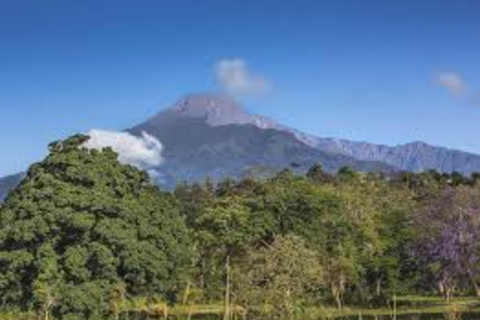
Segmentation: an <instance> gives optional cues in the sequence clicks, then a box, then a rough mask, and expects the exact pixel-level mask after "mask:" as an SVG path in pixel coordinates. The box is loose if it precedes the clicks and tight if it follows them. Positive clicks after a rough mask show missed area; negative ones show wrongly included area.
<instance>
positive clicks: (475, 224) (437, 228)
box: [413, 187, 480, 300]
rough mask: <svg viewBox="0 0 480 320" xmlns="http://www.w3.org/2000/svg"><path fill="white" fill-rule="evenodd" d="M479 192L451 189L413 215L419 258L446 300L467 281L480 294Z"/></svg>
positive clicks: (460, 188)
mask: <svg viewBox="0 0 480 320" xmlns="http://www.w3.org/2000/svg"><path fill="white" fill-rule="evenodd" d="M479 208H480V193H479V191H478V190H475V189H469V188H466V187H459V188H456V189H453V188H449V189H446V190H445V191H444V192H442V193H441V194H440V195H439V196H438V197H437V198H434V199H430V200H429V201H428V203H427V204H426V205H425V206H424V207H423V208H422V209H421V211H420V212H418V213H417V214H416V215H415V216H414V221H413V222H414V226H415V231H416V246H415V248H416V252H415V254H416V256H417V257H418V259H419V260H420V261H421V262H422V264H423V265H424V266H425V267H426V268H427V270H428V271H430V275H431V277H432V278H433V279H435V280H436V283H437V288H438V291H439V292H440V294H442V295H443V296H444V298H445V299H446V300H449V299H450V298H451V296H452V295H453V292H454V290H455V289H456V287H457V286H458V285H459V284H460V283H461V282H462V280H464V279H468V282H470V283H471V284H472V285H473V287H474V288H475V291H476V293H477V295H480V289H479V285H478V281H479V279H480V267H479V263H480V233H479V230H480V209H479Z"/></svg>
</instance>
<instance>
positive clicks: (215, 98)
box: [170, 93, 278, 129]
mask: <svg viewBox="0 0 480 320" xmlns="http://www.w3.org/2000/svg"><path fill="white" fill-rule="evenodd" d="M170 110H171V111H173V112H174V113H175V114H176V115H179V116H182V117H189V118H200V119H204V120H205V122H206V123H207V124H208V125H210V126H212V127H217V126H224V125H230V124H238V125H254V126H256V127H259V128H261V129H268V128H277V127H278V124H277V123H276V122H275V121H273V120H271V119H269V118H267V117H263V116H258V115H253V114H250V113H248V112H247V111H245V109H244V108H243V107H242V106H241V105H240V104H239V103H238V102H237V101H236V100H235V99H234V98H233V97H231V96H228V95H223V94H212V93H198V94H189V95H187V96H185V97H183V98H181V99H180V100H178V101H177V102H176V103H175V105H174V106H173V107H172V108H171V109H170Z"/></svg>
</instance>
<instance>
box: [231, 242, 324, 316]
mask: <svg viewBox="0 0 480 320" xmlns="http://www.w3.org/2000/svg"><path fill="white" fill-rule="evenodd" d="M236 274H237V277H235V279H236V281H235V287H236V292H237V294H238V295H239V299H240V300H241V301H243V303H244V304H245V306H246V307H248V306H258V307H261V308H262V311H261V313H262V315H261V316H262V317H269V316H270V317H272V318H274V319H299V318H301V317H302V315H305V313H304V310H303V308H304V307H305V306H306V305H308V302H309V301H308V300H309V299H315V297H314V296H313V295H312V293H314V292H315V291H316V290H318V288H319V287H320V286H321V285H322V284H323V270H322V267H321V260H320V257H319V256H318V253H316V252H315V251H312V250H310V249H308V248H307V247H306V245H305V242H304V241H303V240H302V239H301V238H300V237H298V236H293V235H287V236H285V237H282V236H277V237H276V238H275V240H274V241H273V243H272V244H271V245H266V246H261V247H259V248H256V249H251V250H250V251H249V253H248V257H247V259H246V261H245V263H244V264H243V265H242V266H241V267H240V268H239V269H237V273H236ZM310 302H311V301H310Z"/></svg>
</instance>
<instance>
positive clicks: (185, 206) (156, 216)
mask: <svg viewBox="0 0 480 320" xmlns="http://www.w3.org/2000/svg"><path fill="white" fill-rule="evenodd" d="M87 139H88V137H85V136H75V137H72V138H70V139H68V140H65V141H60V142H56V143H53V144H51V145H50V155H49V156H48V157H47V158H46V159H45V160H44V161H43V162H41V163H39V164H36V165H33V166H32V167H31V168H30V170H29V172H28V174H27V177H26V178H25V180H24V181H23V182H22V183H21V185H20V186H19V187H18V188H17V189H16V190H15V191H14V192H12V193H11V194H10V195H9V196H8V198H7V199H6V201H5V203H4V204H3V205H2V207H0V309H1V311H3V312H31V313H34V314H36V315H37V316H38V317H41V318H44V319H49V318H56V319H103V318H116V319H118V318H126V317H127V316H128V314H129V311H130V310H133V309H135V308H137V307H138V304H139V303H144V304H147V305H148V304H151V305H153V304H155V303H157V304H158V303H160V302H165V303H167V304H168V305H169V306H170V307H175V306H188V305H200V304H211V303H216V304H218V303H221V304H224V305H225V319H229V315H230V314H231V313H234V312H236V311H237V309H238V308H240V309H241V310H242V312H244V314H246V315H247V316H253V317H255V316H258V317H261V318H262V319H268V318H271V319H282V318H285V319H287V318H288V319H293V318H299V317H304V316H305V313H307V311H306V310H309V309H308V308H310V307H320V306H324V307H336V308H343V307H344V306H345V305H349V306H354V305H359V306H389V305H391V304H392V303H394V300H395V297H396V296H400V295H407V294H416V295H442V296H443V297H444V298H445V299H450V298H451V297H452V296H453V295H480V287H479V286H480V261H479V259H480V241H479V237H480V175H479V174H473V175H471V176H470V177H464V176H463V175H461V174H458V173H453V174H440V173H438V172H435V171H428V172H424V173H418V174H416V173H407V172H400V173H393V174H389V175H384V174H381V173H361V172H355V171H353V170H351V169H349V168H343V169H341V170H340V171H339V172H338V173H336V174H330V173H326V172H324V171H323V170H322V167H321V165H316V166H313V167H312V168H311V169H310V170H309V171H308V172H307V173H306V175H304V176H299V175H295V174H293V173H292V172H291V171H289V170H284V171H282V172H280V173H278V174H277V175H275V176H274V177H271V178H269V179H255V178H245V179H243V180H241V181H234V180H229V179H226V180H224V181H221V182H219V183H218V184H214V183H212V182H211V181H209V180H207V181H205V182H204V183H201V184H180V185H179V186H178V187H177V188H176V190H175V191H174V192H163V191H161V190H159V189H158V188H157V187H155V186H153V185H152V184H151V183H150V182H149V178H148V176H147V174H146V173H144V172H141V171H139V170H137V169H135V168H134V167H131V166H125V165H121V164H119V163H118V162H117V160H116V159H117V155H116V154H115V153H114V152H113V151H112V150H110V149H105V150H103V151H96V150H87V149H85V148H82V147H81V145H82V144H83V143H84V142H85V141H86V140H87Z"/></svg>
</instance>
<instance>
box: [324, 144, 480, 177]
mask: <svg viewBox="0 0 480 320" xmlns="http://www.w3.org/2000/svg"><path fill="white" fill-rule="evenodd" d="M315 147H316V148H318V149H320V150H324V151H327V152H333V153H339V154H343V155H348V156H351V157H354V158H356V159H359V160H364V161H381V162H384V163H387V164H390V165H392V166H395V167H397V168H400V169H402V170H405V171H413V172H421V171H425V170H429V169H435V170H437V171H439V172H454V171H457V172H461V173H463V174H465V175H469V174H471V173H472V172H478V171H480V156H479V155H476V154H473V153H468V152H463V151H458V150H452V149H447V148H442V147H436V146H432V145H429V144H426V143H424V142H420V141H415V142H411V143H407V144H402V145H398V146H395V147H390V146H384V145H376V144H371V143H366V142H354V141H349V140H338V139H325V138H324V139H322V138H318V140H317V142H316V145H315Z"/></svg>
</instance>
